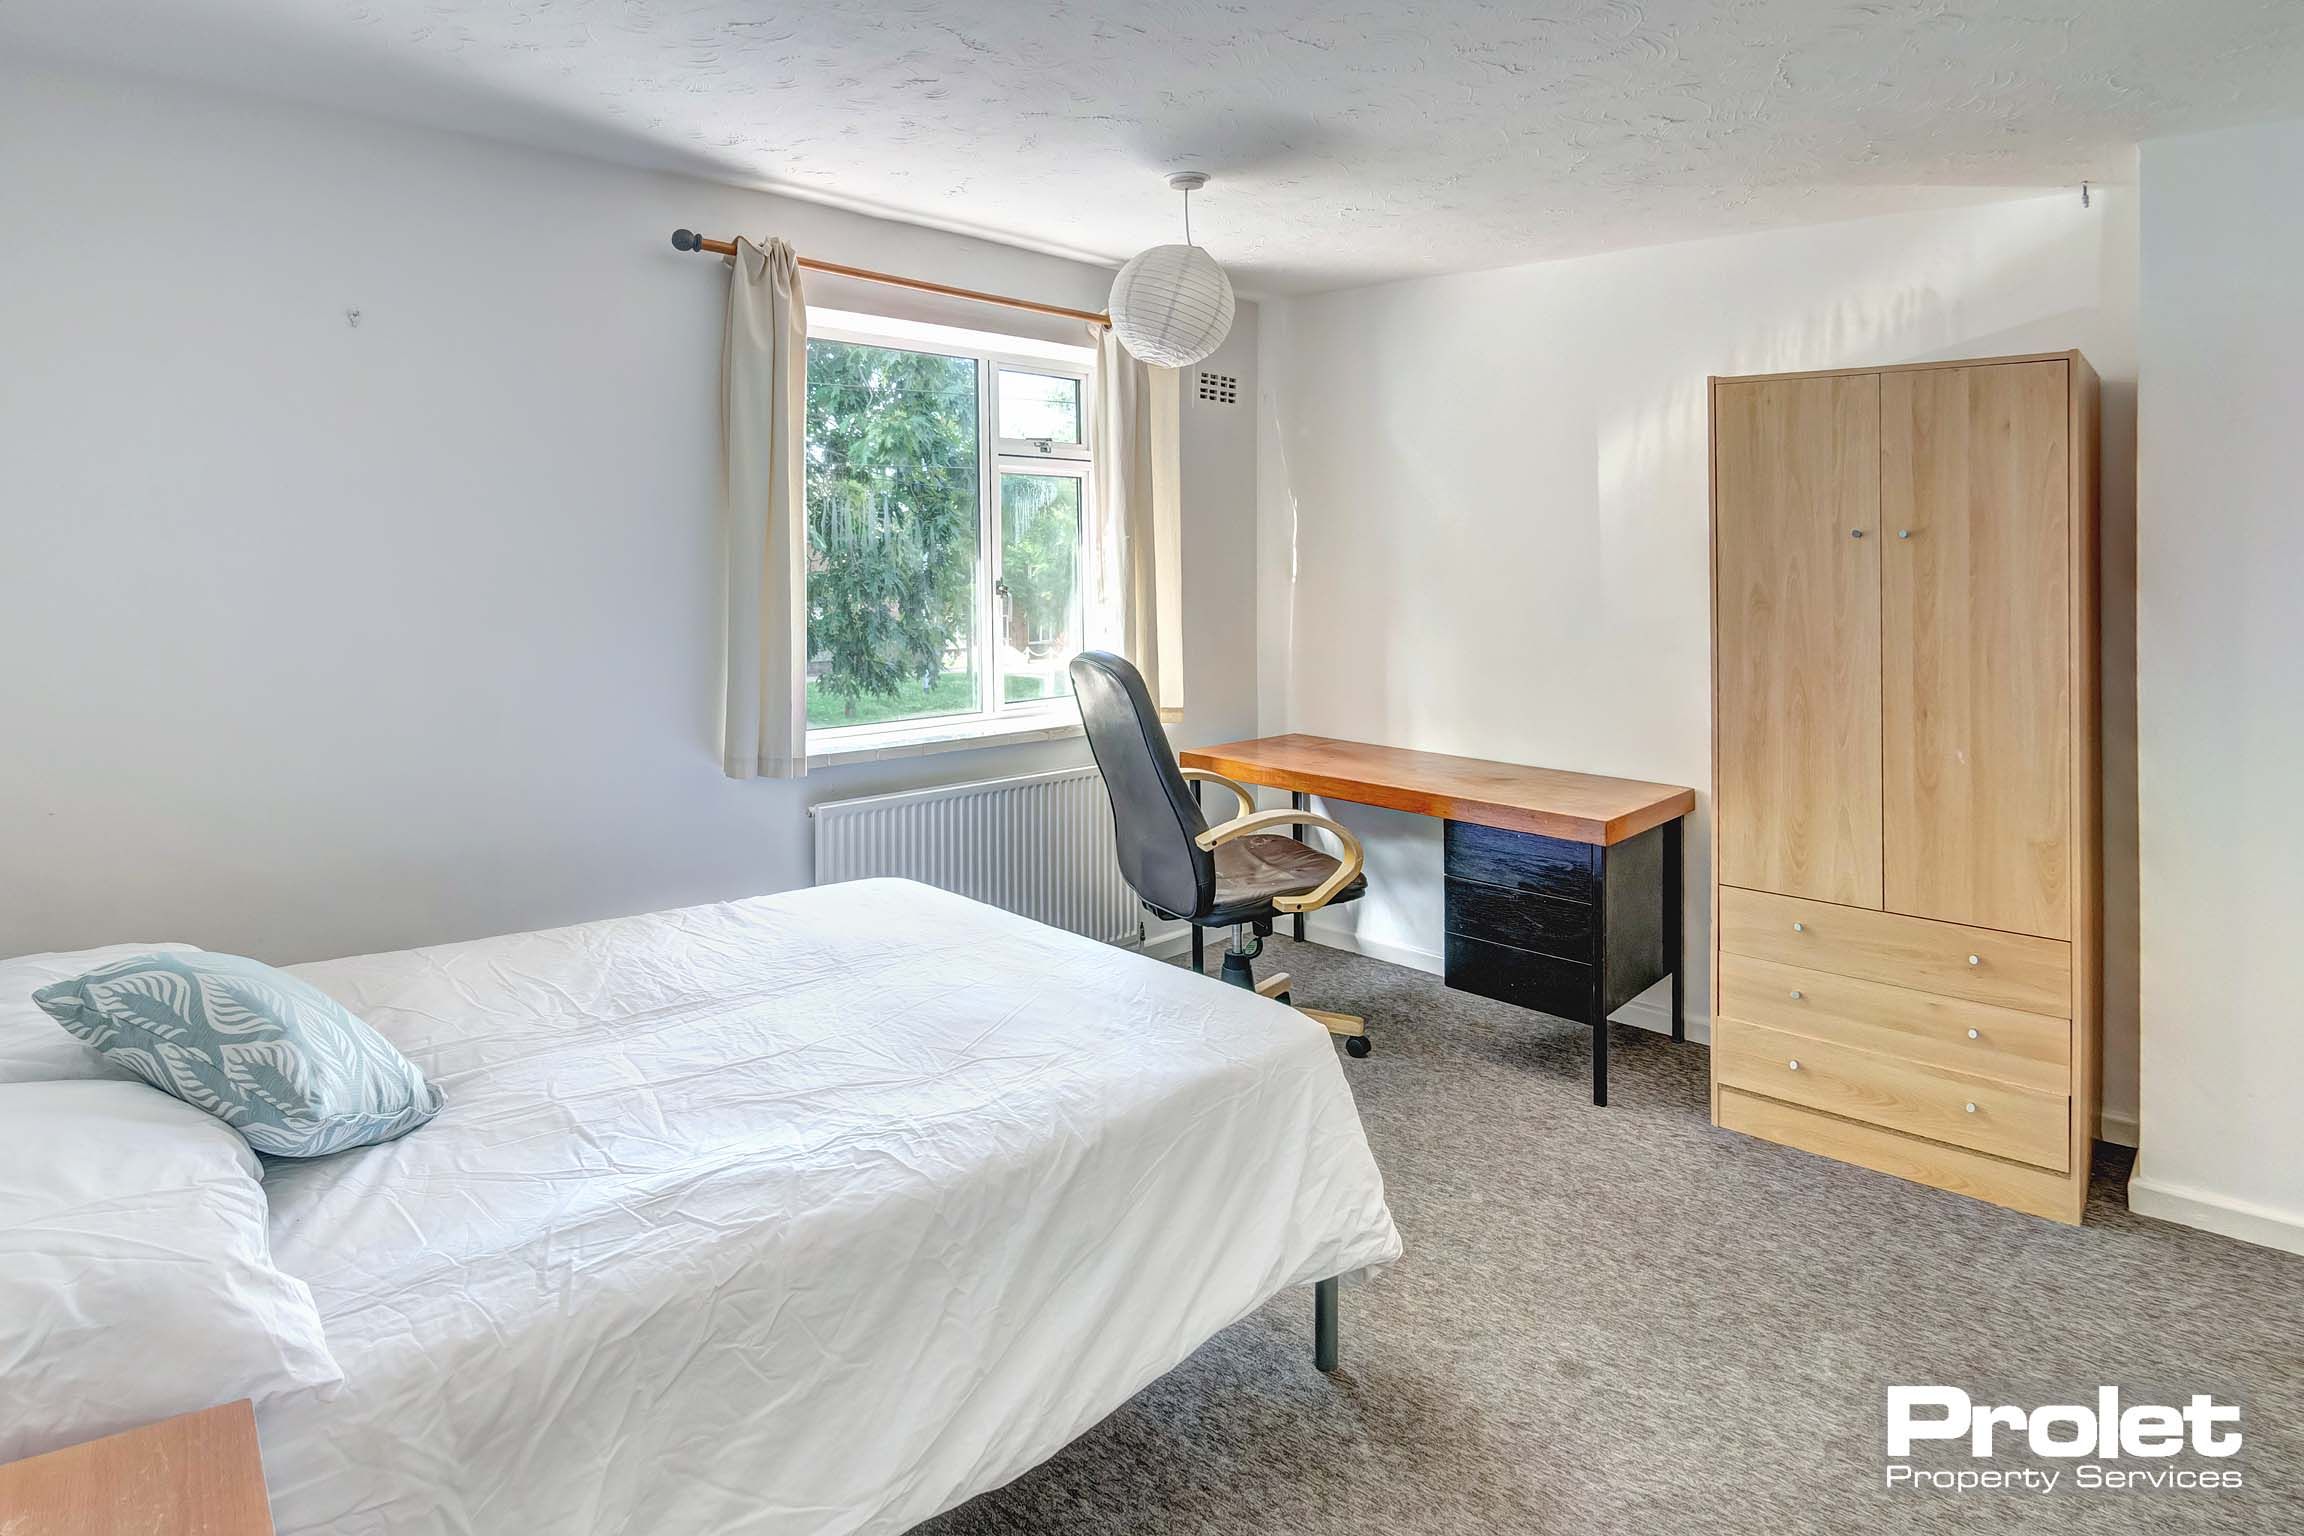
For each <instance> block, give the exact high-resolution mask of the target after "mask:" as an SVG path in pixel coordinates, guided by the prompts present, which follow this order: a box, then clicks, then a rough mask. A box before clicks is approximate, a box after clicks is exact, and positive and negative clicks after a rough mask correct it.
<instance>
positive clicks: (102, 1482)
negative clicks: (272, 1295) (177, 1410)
mask: <svg viewBox="0 0 2304 1536" xmlns="http://www.w3.org/2000/svg"><path fill="white" fill-rule="evenodd" d="M0 1530H5V1531H6V1532H9V1533H10V1536H13V1533H15V1532H18V1531H22V1532H24V1533H26V1536H32V1533H37V1536H125V1533H128V1532H134V1533H136V1536H272V1514H271V1508H270V1505H269V1504H268V1503H267V1501H266V1499H265V1496H264V1466H263V1461H262V1459H261V1457H260V1456H259V1454H258V1452H257V1447H256V1415H255V1412H254V1410H252V1409H251V1408H250V1407H249V1405H248V1404H247V1403H246V1402H238V1403H227V1404H225V1405H224V1406H223V1407H221V1408H209V1409H205V1410H203V1411H201V1412H199V1413H187V1414H183V1415H180V1416H179V1417H177V1418H173V1419H165V1420H163V1421H161V1422H160V1423H158V1424H148V1425H146V1426H144V1427H143V1428H142V1429H132V1430H129V1431H127V1432H126V1433H125V1434H118V1435H109V1436H106V1437H105V1438H104V1439H102V1440H91V1441H89V1442H88V1443H87V1444H86V1445H75V1446H70V1447H67V1448H66V1449H64V1450H61V1451H51V1452H49V1453H48V1454H47V1455H45V1456H34V1457H31V1458H29V1459H27V1460H24V1461H18V1462H12V1463H10V1464H9V1465H7V1466H4V1467H0Z"/></svg>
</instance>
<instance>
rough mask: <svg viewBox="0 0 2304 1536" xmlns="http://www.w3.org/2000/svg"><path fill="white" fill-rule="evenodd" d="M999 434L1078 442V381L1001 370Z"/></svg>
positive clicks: (1058, 441) (1005, 369)
mask: <svg viewBox="0 0 2304 1536" xmlns="http://www.w3.org/2000/svg"><path fill="white" fill-rule="evenodd" d="M1000 435H1001V436H1002V437H1044V438H1047V439H1048V440H1049V441H1050V442H1055V443H1077V442H1079V441H1080V440H1081V438H1080V381H1079V380H1078V379H1060V378H1056V377H1053V376H1052V375H1049V374H1045V373H1017V372H1014V371H1013V370H1011V369H1007V368H1003V369H1001V370H1000Z"/></svg>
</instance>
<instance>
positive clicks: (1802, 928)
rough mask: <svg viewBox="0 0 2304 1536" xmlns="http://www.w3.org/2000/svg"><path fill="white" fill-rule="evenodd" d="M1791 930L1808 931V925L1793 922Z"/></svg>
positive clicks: (1795, 931)
mask: <svg viewBox="0 0 2304 1536" xmlns="http://www.w3.org/2000/svg"><path fill="white" fill-rule="evenodd" d="M1792 931H1793V932H1794V933H1806V932H1807V931H1808V925H1807V924H1806V923H1794V924H1793V925H1792Z"/></svg>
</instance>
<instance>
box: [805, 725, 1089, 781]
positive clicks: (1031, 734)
mask: <svg viewBox="0 0 2304 1536" xmlns="http://www.w3.org/2000/svg"><path fill="white" fill-rule="evenodd" d="M1086 734H1087V732H1085V731H1084V730H1082V729H1081V728H1080V721H1079V719H1078V717H1074V718H1071V719H1064V718H1057V719H1053V720H1038V721H1017V720H976V721H971V722H969V723H968V724H966V725H931V726H922V727H920V728H919V729H918V730H913V731H889V732H875V733H873V734H871V735H863V734H859V735H856V736H835V737H833V738H832V739H831V740H829V741H826V742H824V743H823V744H822V745H821V746H819V745H818V744H817V738H814V737H811V738H810V739H809V746H808V771H809V772H811V773H813V772H815V771H816V770H817V769H819V768H838V767H844V766H846V765H847V764H850V763H876V762H881V761H884V760H886V759H890V758H900V757H933V756H935V755H936V754H937V753H939V752H965V751H969V750H970V749H972V748H976V747H1013V746H1021V745H1023V744H1025V743H1027V742H1034V741H1065V740H1069V739H1070V738H1072V737H1074V736H1084V735H1086Z"/></svg>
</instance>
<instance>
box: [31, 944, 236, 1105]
mask: <svg viewBox="0 0 2304 1536" xmlns="http://www.w3.org/2000/svg"><path fill="white" fill-rule="evenodd" d="M191 948H193V946H192V945H190V944H107V945H105V946H104V947H103V948H102V949H70V950H63V951H60V952H58V953H56V954H48V955H18V956H17V957H16V958H15V959H13V960H0V1083H61V1082H65V1081H67V1080H69V1079H72V1078H79V1077H104V1078H121V1079H126V1080H133V1079H134V1078H135V1076H136V1074H135V1073H133V1072H131V1071H129V1070H128V1069H127V1068H126V1067H123V1066H120V1065H118V1064H116V1063H114V1062H111V1061H107V1060H105V1059H104V1058H103V1057H102V1056H99V1055H97V1054H96V1053H95V1052H94V1051H92V1050H90V1049H88V1047H86V1046H85V1045H82V1044H81V1043H80V1042H79V1041H78V1040H75V1039H73V1038H72V1036H70V1035H68V1034H66V1033H65V1032H64V1026H63V1025H61V1024H59V1023H57V1022H56V1021H55V1020H54V1019H52V1018H50V1017H48V1015H46V1014H45V1013H42V1012H41V1011H40V1009H39V1008H38V1006H37V1005H35V1004H34V1003H33V1001H32V994H33V993H34V992H37V991H38V990H39V989H40V988H42V987H47V986H53V985H55V984H56V983H57V982H59V981H70V980H71V979H72V978H73V977H75V976H84V975H86V974H87V973H88V972H90V971H92V970H94V969H96V967H98V966H100V965H110V964H111V963H112V962H113V961H115V960H125V959H127V958H128V957H129V956H130V955H158V954H167V953H169V952H171V951H174V952H178V953H181V952H183V951H185V950H189V949H191Z"/></svg>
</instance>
